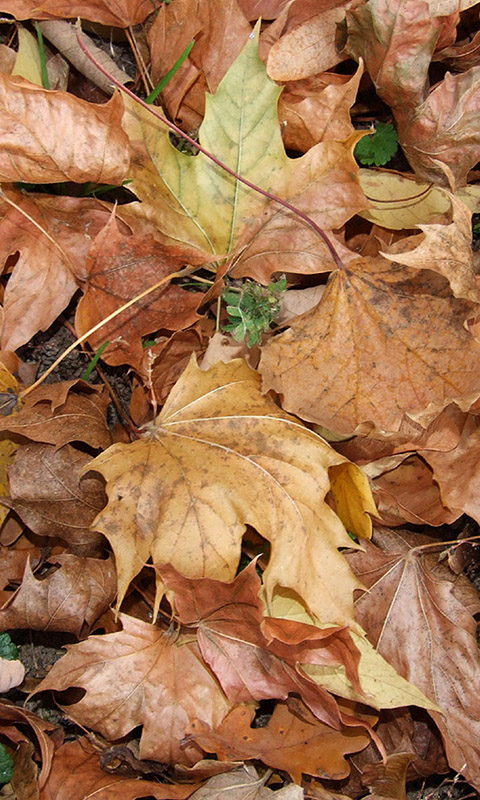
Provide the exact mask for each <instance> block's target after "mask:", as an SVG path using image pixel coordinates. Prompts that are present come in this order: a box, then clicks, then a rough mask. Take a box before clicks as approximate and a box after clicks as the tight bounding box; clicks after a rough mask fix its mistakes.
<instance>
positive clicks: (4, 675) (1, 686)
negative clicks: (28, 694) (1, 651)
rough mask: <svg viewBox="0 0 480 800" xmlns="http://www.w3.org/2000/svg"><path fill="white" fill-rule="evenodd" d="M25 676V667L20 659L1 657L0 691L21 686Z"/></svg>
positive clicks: (7, 690)
mask: <svg viewBox="0 0 480 800" xmlns="http://www.w3.org/2000/svg"><path fill="white" fill-rule="evenodd" d="M24 677H25V667H24V666H23V664H22V662H21V661H19V660H18V659H15V660H14V661H10V660H7V659H6V658H0V692H1V693H2V694H4V693H5V692H9V691H10V689H14V688H15V686H20V684H21V683H22V681H23V679H24Z"/></svg>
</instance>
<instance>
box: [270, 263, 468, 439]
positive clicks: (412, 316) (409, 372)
mask: <svg viewBox="0 0 480 800" xmlns="http://www.w3.org/2000/svg"><path fill="white" fill-rule="evenodd" d="M443 281H444V279H442V278H440V277H438V279H437V280H436V276H435V275H434V273H432V272H427V271H421V272H420V273H419V272H418V271H417V270H413V269H412V268H407V267H402V266H400V265H399V264H396V265H395V266H394V267H392V264H391V263H390V262H388V261H386V260H385V259H382V258H360V259H358V260H357V261H353V262H351V263H349V264H348V265H346V266H345V268H344V269H342V270H337V271H336V272H334V273H333V274H332V275H331V277H330V280H329V283H328V284H327V288H326V290H325V293H324V294H323V297H322V299H321V301H320V303H319V304H318V306H317V307H316V308H315V309H313V310H312V311H310V312H309V313H307V314H304V315H303V316H302V317H300V318H299V319H298V320H294V321H293V323H292V327H291V328H289V329H288V330H287V331H285V333H282V334H280V335H279V336H277V337H275V338H274V339H272V340H270V342H269V343H268V344H267V345H266V346H265V347H264V348H263V352H262V358H261V361H260V367H259V369H260V372H261V373H262V375H263V386H264V390H268V389H274V390H275V391H276V392H278V393H280V394H281V395H283V407H284V408H285V409H286V410H287V411H291V412H293V413H295V414H298V415H299V416H300V417H302V419H306V420H310V421H312V422H316V423H318V424H320V425H323V426H325V427H326V428H328V429H329V430H332V431H335V432H336V433H342V434H351V433H353V432H354V431H355V430H356V429H357V428H358V427H359V426H361V425H362V423H367V424H368V425H369V426H370V427H377V428H379V429H382V430H384V431H398V430H399V428H400V426H401V423H402V420H403V418H404V415H405V414H408V415H409V416H410V417H413V418H414V419H416V420H417V421H419V422H420V423H421V424H423V425H425V424H428V423H429V422H430V421H431V419H432V418H433V417H435V416H436V415H437V414H438V412H439V411H441V409H442V408H444V407H446V406H447V405H448V404H449V403H451V402H452V401H454V402H456V403H457V404H458V405H459V406H460V408H462V409H463V410H467V409H468V408H469V407H470V405H471V403H472V401H473V400H475V399H476V398H477V396H478V394H479V393H480V377H479V373H478V360H479V357H480V345H479V344H478V342H476V341H475V340H474V339H473V337H472V336H471V334H470V333H469V332H468V331H467V330H466V329H465V327H464V325H463V320H464V319H465V318H466V317H467V315H468V314H469V313H470V309H471V305H470V303H467V302H464V301H462V300H457V299H454V298H452V297H451V296H448V294H447V293H446V292H445V285H444V282H443ZM433 329H434V330H435V338H434V339H432V336H431V332H432V330H433Z"/></svg>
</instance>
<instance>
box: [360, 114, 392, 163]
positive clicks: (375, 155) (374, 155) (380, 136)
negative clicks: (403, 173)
mask: <svg viewBox="0 0 480 800" xmlns="http://www.w3.org/2000/svg"><path fill="white" fill-rule="evenodd" d="M375 128H376V130H375V133H372V134H371V135H370V136H364V137H363V139H360V141H359V142H358V144H357V146H356V147H355V158H356V159H357V160H358V161H360V163H361V164H365V165H367V166H372V165H373V164H375V166H376V167H383V165H384V164H387V163H388V162H389V161H390V159H391V158H393V156H394V155H395V153H396V152H397V150H398V134H397V131H396V130H395V128H394V127H393V125H391V124H390V123H385V122H377V124H376V126H375Z"/></svg>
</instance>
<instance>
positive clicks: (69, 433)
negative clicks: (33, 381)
mask: <svg viewBox="0 0 480 800" xmlns="http://www.w3.org/2000/svg"><path fill="white" fill-rule="evenodd" d="M74 388H76V391H74ZM109 402H110V397H109V395H108V392H106V391H105V388H104V387H103V386H102V387H98V386H90V385H89V384H86V383H83V382H82V381H77V380H72V381H64V382H60V383H53V384H43V385H42V386H39V387H38V388H37V389H35V391H34V392H32V393H31V394H29V395H28V396H27V398H26V400H25V401H24V405H23V406H22V408H21V410H20V412H19V413H18V414H17V415H15V416H14V417H1V418H0V430H2V431H9V432H10V433H11V434H12V435H15V436H21V437H25V438H26V439H31V440H33V441H34V442H44V443H45V444H54V445H56V446H57V447H63V445H64V444H68V443H69V442H73V441H81V442H86V443H87V444H89V445H90V446H91V447H108V446H109V444H110V443H111V441H112V435H111V433H110V430H109V428H108V425H107V421H106V418H105V413H106V410H107V406H108V405H109Z"/></svg>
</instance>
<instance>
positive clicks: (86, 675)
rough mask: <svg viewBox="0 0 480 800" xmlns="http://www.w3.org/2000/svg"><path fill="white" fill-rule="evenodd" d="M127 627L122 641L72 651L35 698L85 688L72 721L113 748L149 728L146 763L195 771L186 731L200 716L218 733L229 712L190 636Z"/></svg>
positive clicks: (107, 638) (131, 621)
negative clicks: (182, 766)
mask: <svg viewBox="0 0 480 800" xmlns="http://www.w3.org/2000/svg"><path fill="white" fill-rule="evenodd" d="M120 620H121V622H122V625H123V630H122V631H119V632H118V633H109V634H106V635H103V636H90V637H89V638H88V639H87V640H86V641H84V642H80V643H79V644H75V645H67V654H66V655H65V656H64V657H63V658H61V659H60V660H59V661H57V662H56V663H55V664H54V665H53V667H52V668H51V670H50V672H49V673H48V675H47V676H46V677H45V678H44V680H43V681H42V682H41V683H40V685H39V686H38V687H37V688H36V689H35V693H37V692H39V691H45V690H47V689H54V690H57V691H62V690H63V689H66V688H68V687H70V686H78V687H82V688H84V689H86V694H85V696H84V697H82V699H81V700H79V701H78V702H76V703H72V704H71V705H69V706H67V707H66V708H65V711H66V713H67V714H68V716H69V717H70V718H71V719H73V720H75V721H76V722H79V723H80V725H85V726H87V727H89V728H93V729H94V730H97V731H99V733H101V734H102V736H104V737H105V738H106V739H109V740H112V739H119V738H120V737H122V736H125V735H126V734H127V733H129V732H130V731H131V730H133V728H135V727H136V726H137V725H143V731H142V736H141V739H140V758H150V759H153V760H155V761H160V762H163V763H165V764H175V763H180V764H194V763H195V762H196V761H198V760H199V759H200V758H201V754H200V752H199V750H198V749H197V748H195V747H191V746H190V747H188V746H187V747H185V748H184V747H182V745H181V741H182V739H183V737H184V735H185V728H186V726H187V724H188V723H189V722H190V721H192V720H193V719H195V718H196V717H197V716H199V715H200V716H201V718H202V719H203V720H205V721H206V722H207V723H208V724H212V725H214V726H216V725H218V724H220V722H221V721H222V719H223V717H224V716H225V714H226V713H227V712H228V710H229V708H230V704H229V703H228V701H227V699H226V698H225V695H224V694H223V692H222V690H221V688H220V686H219V684H218V683H217V681H216V680H215V678H214V676H213V675H212V673H211V672H210V671H209V670H208V668H206V666H205V664H204V663H203V661H202V658H201V656H200V653H199V651H198V647H197V645H196V643H195V642H194V640H192V637H191V636H187V635H185V634H180V635H179V636H178V637H171V636H169V635H168V634H167V633H165V632H164V631H163V630H161V629H160V628H158V627H156V626H155V625H152V624H149V623H146V622H142V620H139V619H135V618H134V617H130V616H128V615H126V614H121V615H120Z"/></svg>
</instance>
